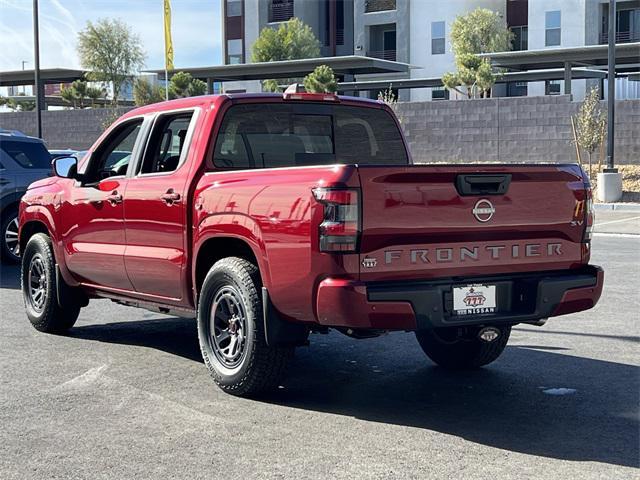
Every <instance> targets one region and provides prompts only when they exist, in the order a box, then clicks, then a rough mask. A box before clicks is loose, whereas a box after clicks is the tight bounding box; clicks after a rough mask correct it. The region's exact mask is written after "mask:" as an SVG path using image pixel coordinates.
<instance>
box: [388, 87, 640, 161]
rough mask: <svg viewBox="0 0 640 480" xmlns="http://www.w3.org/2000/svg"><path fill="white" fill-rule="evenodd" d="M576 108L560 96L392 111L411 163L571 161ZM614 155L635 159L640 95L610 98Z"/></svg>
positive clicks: (639, 143)
mask: <svg viewBox="0 0 640 480" xmlns="http://www.w3.org/2000/svg"><path fill="white" fill-rule="evenodd" d="M579 107H580V103H579V102H572V101H571V97H570V96H568V95H560V96H545V97H518V98H492V99H482V100H451V101H438V102H411V103H399V104H398V105H397V110H396V111H397V114H398V117H399V118H400V119H401V122H402V126H403V128H404V130H405V134H406V135H407V138H408V140H409V144H410V147H411V151H412V154H413V158H414V161H416V162H465V161H469V162H475V161H488V162H575V161H576V156H575V146H574V145H573V143H572V142H573V134H572V132H571V115H575V114H576V113H577V111H578V109H579ZM602 107H603V108H604V109H606V102H602ZM615 157H616V162H617V163H620V164H640V100H619V101H617V102H616V151H615ZM585 160H586V159H585Z"/></svg>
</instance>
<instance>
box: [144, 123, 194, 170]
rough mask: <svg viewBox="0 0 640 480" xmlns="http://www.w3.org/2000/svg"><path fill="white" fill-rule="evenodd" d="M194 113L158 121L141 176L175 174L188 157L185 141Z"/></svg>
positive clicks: (148, 146) (150, 139)
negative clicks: (182, 160)
mask: <svg viewBox="0 0 640 480" xmlns="http://www.w3.org/2000/svg"><path fill="white" fill-rule="evenodd" d="M192 118H193V112H187V113H179V114H172V115H163V116H161V117H159V118H158V119H157V120H156V123H155V125H154V127H153V131H152V132H151V135H150V137H149V142H148V144H147V148H146V151H145V153H144V158H143V160H142V167H141V169H140V172H139V173H141V174H150V173H164V172H173V171H174V170H176V169H177V168H178V166H179V165H180V162H181V159H182V158H183V157H184V155H186V151H185V152H183V150H184V146H185V145H184V144H185V139H186V137H187V132H188V131H189V124H190V123H191V119H192Z"/></svg>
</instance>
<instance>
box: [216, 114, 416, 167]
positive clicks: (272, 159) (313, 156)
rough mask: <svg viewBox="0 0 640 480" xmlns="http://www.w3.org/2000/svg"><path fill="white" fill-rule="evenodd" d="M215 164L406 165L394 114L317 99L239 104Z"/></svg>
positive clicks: (222, 131) (230, 117)
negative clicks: (320, 101)
mask: <svg viewBox="0 0 640 480" xmlns="http://www.w3.org/2000/svg"><path fill="white" fill-rule="evenodd" d="M213 163H214V165H215V166H216V167H217V168H236V169H242V168H275V167H295V166H305V165H331V164H336V163H357V164H361V165H406V164H407V163H408V158H407V153H406V150H405V147H404V143H403V141H402V136H401V134H400V131H399V130H398V127H397V126H396V123H395V122H394V120H393V118H392V117H391V116H390V115H389V114H388V113H387V112H386V111H384V110H381V109H376V108H363V107H349V106H343V105H317V104H306V105H305V104H296V105H288V104H287V105H282V104H276V105H274V104H247V105H236V106H233V107H231V108H230V109H229V111H228V112H227V114H226V115H225V117H224V119H223V122H222V126H221V128H220V132H219V134H218V138H217V139H216V143H215V148H214V153H213Z"/></svg>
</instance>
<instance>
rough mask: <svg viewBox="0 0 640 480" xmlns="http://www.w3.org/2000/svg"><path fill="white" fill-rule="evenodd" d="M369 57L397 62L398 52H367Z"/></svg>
mask: <svg viewBox="0 0 640 480" xmlns="http://www.w3.org/2000/svg"><path fill="white" fill-rule="evenodd" d="M367 57H373V58H381V59H382V60H391V61H392V62H395V61H396V51H395V50H373V51H369V52H367Z"/></svg>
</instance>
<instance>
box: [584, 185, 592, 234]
mask: <svg viewBox="0 0 640 480" xmlns="http://www.w3.org/2000/svg"><path fill="white" fill-rule="evenodd" d="M584 187H585V193H586V201H585V209H584V225H585V227H584V237H583V240H582V241H583V243H589V242H591V236H592V235H593V224H594V220H595V215H594V213H593V193H592V192H591V185H589V184H588V183H587V184H585V186H584Z"/></svg>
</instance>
